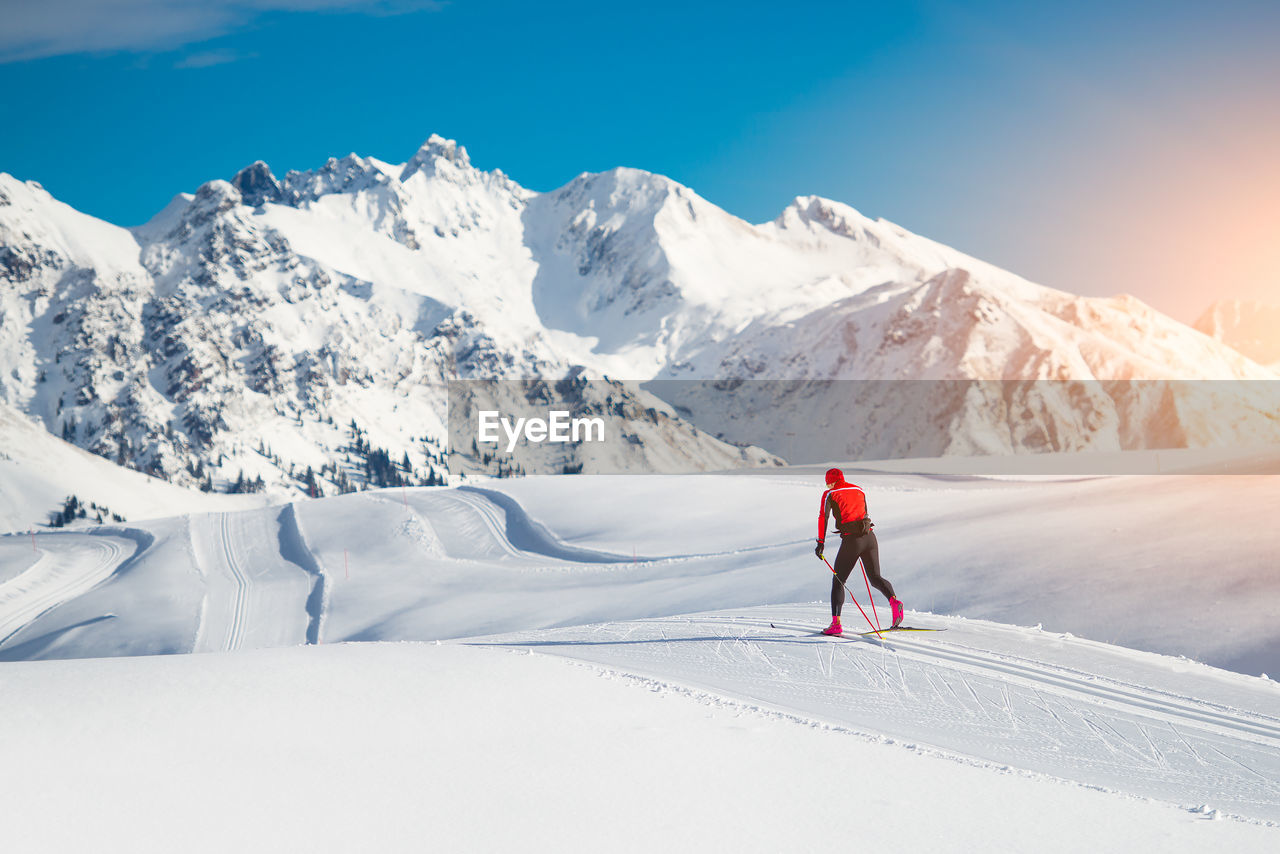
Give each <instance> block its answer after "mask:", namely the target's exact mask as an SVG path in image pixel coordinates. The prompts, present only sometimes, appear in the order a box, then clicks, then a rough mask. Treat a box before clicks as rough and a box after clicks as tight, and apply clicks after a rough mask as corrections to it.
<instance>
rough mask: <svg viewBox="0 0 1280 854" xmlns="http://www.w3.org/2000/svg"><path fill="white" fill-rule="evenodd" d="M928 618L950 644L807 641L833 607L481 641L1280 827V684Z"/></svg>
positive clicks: (934, 640)
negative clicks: (942, 628)
mask: <svg viewBox="0 0 1280 854" xmlns="http://www.w3.org/2000/svg"><path fill="white" fill-rule="evenodd" d="M779 614H780V615H781V616H780V617H774V619H772V620H771V619H770V616H773V615H779ZM927 619H929V620H931V621H932V622H935V623H937V624H938V625H940V626H941V625H945V626H946V627H947V628H948V629H949V631H948V632H947V633H946V636H945V637H946V638H947V640H945V641H944V640H942V637H943V636H942V635H941V634H940V633H939V634H931V635H929V636H927V637H922V636H893V637H891V638H888V639H886V640H884V641H880V640H878V639H876V638H874V637H871V638H842V639H836V640H832V639H830V638H825V637H820V636H816V635H813V634H810V632H816V631H817V629H818V628H820V627H821V624H822V623H823V621H824V620H825V613H824V608H823V607H822V606H818V605H815V606H796V605H788V606H779V607H776V608H759V609H750V610H745V611H734V612H725V613H715V614H695V615H690V616H687V617H673V618H665V619H655V620H639V621H632V622H625V623H607V624H598V625H594V626H582V627H577V628H566V629H556V630H551V631H545V632H539V633H515V634H511V635H505V636H499V637H496V638H491V639H484V640H477V641H475V642H477V643H485V644H488V643H495V644H500V645H503V646H509V647H515V648H521V649H526V650H529V651H536V652H539V653H547V654H553V655H558V656H564V657H567V658H572V659H577V660H580V661H586V662H591V663H593V664H596V665H599V666H603V667H605V668H608V669H610V670H616V671H620V672H623V673H626V674H629V675H633V676H638V677H642V678H645V679H649V680H653V681H654V682H655V684H659V685H662V686H668V687H670V688H672V689H694V690H698V691H703V692H706V693H708V694H710V695H716V696H721V697H725V698H728V699H729V700H730V701H732V702H738V703H743V704H745V705H748V706H751V707H756V708H762V709H765V710H769V711H775V712H782V713H785V714H788V715H791V716H794V717H796V718H799V719H802V720H805V721H809V722H812V723H814V724H819V725H826V726H834V727H837V728H840V729H843V730H848V731H851V732H854V733H859V734H862V735H865V736H867V737H871V738H877V739H887V740H890V741H892V742H898V743H905V744H908V745H910V746H911V747H913V748H914V749H918V750H926V751H935V752H940V753H943V754H945V755H950V756H953V757H956V758H960V759H963V760H966V761H976V762H980V763H983V764H990V765H994V766H995V767H998V768H1004V769H1008V770H1015V769H1016V770H1018V771H1022V772H1029V773H1034V774H1042V775H1048V776H1051V777H1055V778H1060V779H1064V780H1070V781H1073V782H1076V783H1080V784H1083V785H1087V786H1093V787H1097V788H1102V789H1106V790H1111V791H1118V792H1123V793H1126V794H1130V795H1134V796H1139V797H1150V798H1156V799H1159V800H1164V801H1169V802H1173V803H1177V804H1181V805H1184V806H1186V807H1188V808H1195V807H1200V806H1203V805H1210V806H1211V807H1212V808H1214V809H1219V810H1222V811H1223V812H1225V813H1227V814H1231V815H1236V816H1240V817H1244V818H1248V819H1253V820H1260V821H1267V822H1280V686H1276V685H1275V684H1274V683H1266V682H1264V681H1263V680H1256V679H1252V678H1251V677H1244V676H1239V675H1238V674H1225V673H1224V672H1222V671H1214V670H1212V669H1211V668H1202V670H1203V674H1202V675H1199V676H1197V675H1194V673H1193V674H1192V675H1188V673H1187V672H1180V673H1178V674H1177V677H1176V678H1170V679H1168V680H1162V679H1161V678H1156V679H1144V677H1148V676H1152V675H1155V676H1157V677H1162V676H1167V675H1169V674H1170V673H1171V672H1173V671H1176V670H1177V669H1178V668H1179V667H1180V666H1181V663H1180V662H1179V660H1177V659H1169V658H1167V657H1162V656H1156V655H1151V654H1147V653H1137V652H1133V651H1131V650H1123V649H1119V648H1110V647H1106V646H1105V645H1102V644H1096V643H1093V642H1089V641H1082V640H1079V639H1074V638H1069V637H1063V636H1054V635H1051V634H1048V633H1042V632H1037V631H1036V630H1034V629H1020V630H1015V629H1012V628H1010V627H1000V626H996V625H994V624H982V623H969V622H968V621H964V620H952V619H948V618H934V617H930V618H927ZM770 622H773V623H774V625H775V626H776V628H771V627H770V625H769V624H770ZM919 622H925V619H920V620H919ZM1064 656H1065V658H1064ZM1055 659H1056V660H1055ZM1065 661H1071V662H1073V663H1074V666H1072V665H1069V664H1065V663H1063V662H1065ZM1093 663H1096V664H1097V665H1098V666H1097V667H1096V668H1090V670H1089V671H1087V672H1086V671H1084V670H1081V669H1079V667H1080V666H1081V664H1083V665H1084V666H1087V665H1089V664H1093ZM1199 672H1200V671H1195V673H1199ZM1098 674H1107V675H1098ZM1130 674H1131V678H1126V675H1130ZM1139 679H1142V680H1143V681H1141V682H1139V681H1137V680H1139ZM1221 680H1225V681H1223V682H1222V684H1218V683H1219V681H1221ZM1162 681H1163V682H1167V683H1168V684H1161V683H1162ZM1173 686H1177V687H1176V688H1175V687H1173ZM1241 706H1243V708H1242V707H1241ZM867 776H868V778H870V777H873V776H874V770H873V769H868V771H867Z"/></svg>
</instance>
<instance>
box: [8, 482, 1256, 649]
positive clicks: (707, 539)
mask: <svg viewBox="0 0 1280 854" xmlns="http://www.w3.org/2000/svg"><path fill="white" fill-rule="evenodd" d="M820 471H821V469H820V468H819V469H817V470H816V471H813V472H810V471H807V470H794V471H793V472H792V473H790V474H787V473H783V474H778V475H760V476H745V475H744V476H729V475H715V476H712V475H707V476H698V477H689V476H671V477H660V476H650V477H641V478H637V477H630V476H620V477H590V478H575V477H537V478H524V479H515V480H511V481H494V482H492V483H491V485H489V486H485V487H461V488H453V489H444V488H430V489H422V488H418V489H400V490H393V491H374V492H370V493H361V494H356V495H348V496H342V497H337V498H331V499H324V500H320V501H309V502H302V503H298V504H295V505H285V506H284V507H272V508H266V509H263V510H252V511H242V512H240V513H238V514H231V515H226V514H209V515H206V514H199V515H192V516H187V517H178V518H175V519H172V520H162V521H160V522H145V523H139V524H136V525H130V526H129V527H127V528H118V529H112V528H107V529H103V532H104V534H105V535H108V536H117V535H119V532H120V531H124V532H127V533H128V536H130V537H132V538H133V539H134V540H135V541H137V542H140V543H153V545H151V546H149V547H148V548H145V549H142V550H141V551H140V552H139V553H138V554H137V555H135V556H134V557H133V558H131V559H130V561H129V562H128V564H127V565H128V567H129V571H127V572H117V573H115V574H113V575H112V576H111V577H110V578H108V579H106V580H105V581H104V582H103V583H101V584H99V585H98V586H97V587H95V588H93V589H91V590H88V591H86V592H84V593H83V595H80V596H78V597H77V598H75V600H74V602H72V603H68V604H67V605H65V606H63V607H61V608H59V609H56V610H54V611H53V612H51V613H50V614H48V615H46V616H44V617H42V618H40V619H37V620H32V621H28V622H27V623H25V624H24V625H23V627H22V628H21V630H19V631H17V632H15V633H14V634H13V635H12V636H11V637H10V638H9V639H8V640H7V641H6V642H5V643H4V644H0V656H4V657H8V658H10V659H12V658H31V657H81V656H91V655H97V654H103V651H104V650H107V649H109V650H111V651H112V652H113V653H114V654H121V653H131V652H145V651H151V650H154V649H157V648H163V649H166V650H170V651H191V650H192V649H195V648H197V646H198V648H200V649H202V650H215V649H222V650H231V649H237V648H247V647H253V646H272V645H278V644H282V643H283V644H292V643H304V642H307V641H309V640H311V641H314V640H320V641H323V642H330V643H332V642H339V641H346V640H404V639H409V640H434V639H440V638H456V637H464V636H469V635H474V634H479V633H492V632H496V631H499V630H502V629H510V630H516V629H541V628H548V627H554V626H571V625H581V624H583V623H588V622H599V621H604V620H615V619H641V618H650V617H662V616H670V615H673V614H684V613H689V612H694V611H703V610H708V609H710V608H717V607H745V606H751V605H756V604H761V603H769V602H798V601H812V600H815V599H822V598H824V597H825V595H826V588H827V587H828V586H829V585H828V584H827V582H826V579H825V577H824V576H825V569H824V567H823V565H822V564H821V563H817V562H816V561H814V558H813V555H812V547H811V543H812V536H813V527H814V523H813V521H812V520H813V518H814V516H815V515H816V513H815V508H814V507H813V506H811V505H813V503H814V502H815V501H816V497H817V493H816V492H815V490H814V488H813V481H815V480H818V479H820V474H819V472H820ZM857 477H858V479H859V481H860V482H861V483H862V484H863V485H864V487H866V488H867V489H868V490H869V492H870V495H871V498H870V508H871V513H872V517H873V518H875V519H877V520H878V525H877V528H878V534H879V538H880V541H881V548H882V564H883V566H884V571H885V573H886V575H887V576H888V577H889V578H890V579H891V580H892V581H893V582H894V584H895V585H896V586H898V588H899V589H900V592H901V595H902V597H903V599H904V601H905V602H906V603H907V606H908V608H918V609H920V610H923V611H930V612H934V613H940V614H952V615H957V616H965V617H970V618H976V619H986V620H995V621H998V622H1002V623H1013V624H1018V625H1035V624H1041V625H1042V626H1043V627H1044V628H1045V629H1046V630H1047V631H1055V632H1068V631H1069V632H1072V633H1074V634H1077V635H1080V636H1082V637H1088V638H1091V639H1093V640H1097V641H1104V642H1115V643H1118V644H1120V645H1122V646H1127V647H1132V648H1136V649H1143V650H1148V651H1151V652H1159V653H1164V654H1173V655H1185V656H1187V657H1189V658H1193V659H1195V660H1198V661H1204V662H1207V663H1211V664H1214V665H1217V666H1222V667H1227V668H1230V669H1235V670H1238V671H1241V672H1245V673H1251V674H1258V673H1264V672H1266V673H1278V672H1280V658H1277V650H1278V649H1280V628H1277V626H1276V624H1275V621H1274V604H1275V602H1276V601H1277V600H1280V587H1278V586H1277V585H1280V577H1278V576H1277V575H1276V573H1275V566H1274V560H1273V557H1272V556H1273V555H1274V554H1275V553H1276V552H1277V551H1280V548H1278V547H1277V545H1278V544H1276V543H1274V542H1272V540H1273V539H1274V536H1273V534H1272V533H1270V532H1271V531H1272V528H1273V526H1271V525H1270V516H1271V513H1272V507H1273V505H1274V500H1273V499H1274V494H1275V493H1274V490H1275V484H1274V480H1275V478H1274V476H1248V475H1236V474H1220V475H1205V474H1201V475H1163V476H1154V475H1153V476H1130V477H1098V478H1075V479H1061V478H1058V479H1048V480H1044V479H1039V478H1022V479H1012V480H1008V479H999V478H982V477H959V476H920V475H902V474H889V473H882V474H875V473H861V474H859V475H857ZM1180 519H1194V520H1195V524H1192V525H1181V526H1180V525H1173V524H1171V520H1180ZM1027 531H1036V532H1038V533H1037V535H1036V536H1034V537H1029V536H1027V535H1026V532H1027ZM1205 532H1212V534H1211V535H1212V537H1213V543H1214V545H1213V551H1212V555H1213V558H1212V560H1213V564H1212V567H1207V566H1206V565H1205V563H1204V557H1203V556H1202V555H1203V549H1202V548H1201V545H1200V544H1201V543H1202V542H1203V539H1204V537H1205V535H1206V534H1205ZM86 533H88V534H92V531H88V532H86ZM64 542H65V541H64V540H63V539H60V538H59V536H58V535H51V534H37V535H36V536H35V544H36V546H37V547H38V548H39V550H40V551H42V552H43V551H52V552H56V551H58V550H59V549H61V548H63V546H62V543H64ZM0 543H4V544H5V547H6V549H7V554H10V555H11V556H12V557H13V559H16V560H27V559H28V558H27V557H26V556H27V555H29V554H30V553H31V549H32V542H31V539H30V538H29V537H18V536H15V537H10V538H0ZM122 566H123V565H122ZM165 596H171V598H172V605H171V607H168V608H162V609H160V610H156V608H155V606H154V604H152V603H153V601H154V600H155V599H156V598H157V597H159V598H161V599H163V598H164V597H165ZM131 597H136V598H137V600H138V602H139V603H141V604H137V605H132V604H131V602H132V598H131ZM512 602H518V603H519V604H518V606H516V607H512V606H511V603H512ZM104 614H111V615H113V617H112V619H111V620H107V621H102V622H95V623H93V624H92V625H87V624H86V623H87V621H92V620H94V619H96V618H98V617H101V616H102V615H104ZM0 618H3V613H0ZM152 619H155V620H157V621H159V622H160V623H161V625H162V626H163V627H164V628H163V632H162V635H163V637H161V638H157V637H153V636H152V633H151V632H149V631H148V629H147V625H148V620H152ZM82 625H84V626H85V627H84V628H83V629H77V630H76V632H75V633H74V634H73V635H69V636H65V637H64V635H63V633H64V632H66V631H67V630H68V628H69V627H73V626H76V627H78V626H82ZM178 625H181V626H184V628H182V629H181V630H177V629H170V628H169V626H178ZM37 638H39V639H41V641H40V643H41V646H40V649H39V652H38V656H37V655H36V653H34V652H32V650H31V649H30V648H28V647H25V646H23V645H24V644H26V643H28V642H29V641H33V640H35V639H37ZM135 645H136V648H135ZM15 649H16V650H18V651H16V652H15Z"/></svg>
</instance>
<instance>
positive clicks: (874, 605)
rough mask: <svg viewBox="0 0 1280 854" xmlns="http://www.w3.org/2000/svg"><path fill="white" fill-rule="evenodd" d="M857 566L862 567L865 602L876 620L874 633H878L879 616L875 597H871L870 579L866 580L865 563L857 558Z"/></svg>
mask: <svg viewBox="0 0 1280 854" xmlns="http://www.w3.org/2000/svg"><path fill="white" fill-rule="evenodd" d="M858 566H860V567H862V580H863V582H865V583H866V585H867V601H868V602H870V603H871V614H872V616H874V617H875V618H876V631H877V632H878V631H880V614H879V612H877V611H876V597H874V596H872V595H871V579H869V578H867V562H866V561H864V560H863V559H862V558H858Z"/></svg>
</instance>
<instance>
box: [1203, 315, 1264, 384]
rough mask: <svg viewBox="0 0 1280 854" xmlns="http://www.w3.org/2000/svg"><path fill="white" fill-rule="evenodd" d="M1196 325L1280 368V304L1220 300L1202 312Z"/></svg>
mask: <svg viewBox="0 0 1280 854" xmlns="http://www.w3.org/2000/svg"><path fill="white" fill-rule="evenodd" d="M1195 328H1196V329H1199V330H1200V331H1201V332H1203V333H1204V334H1205V335H1208V336H1209V337H1211V338H1214V339H1216V340H1218V341H1221V342H1222V343H1224V344H1227V345H1228V346H1230V347H1234V348H1235V349H1236V350H1239V351H1240V352H1241V353H1243V354H1244V355H1246V356H1248V357H1249V358H1250V359H1253V360H1254V361H1255V362H1258V363H1259V364H1263V365H1269V366H1270V367H1271V368H1272V370H1275V371H1277V372H1280V306H1275V305H1265V304H1263V303H1258V302H1248V301H1244V300H1221V301H1219V302H1216V303H1214V304H1213V305H1211V306H1210V307H1209V309H1208V310H1207V311H1206V312H1205V313H1204V314H1202V315H1200V319H1199V320H1197V321H1196V323H1195Z"/></svg>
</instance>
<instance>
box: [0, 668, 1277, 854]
mask: <svg viewBox="0 0 1280 854" xmlns="http://www.w3.org/2000/svg"><path fill="white" fill-rule="evenodd" d="M3 678H4V682H5V688H6V690H5V691H4V692H3V694H0V715H3V716H4V718H5V721H6V726H5V727H4V729H3V730H0V749H3V750H4V752H5V755H6V757H7V758H8V759H9V762H10V763H12V764H11V766H10V767H13V768H21V769H22V773H21V774H6V775H4V776H3V778H2V780H3V781H2V782H0V797H3V798H4V799H5V803H6V806H7V809H6V814H7V819H6V840H7V844H8V845H12V846H13V848H12V850H39V851H43V852H51V851H73V850H82V849H83V847H84V846H85V845H86V844H89V845H93V846H95V847H96V848H97V850H130V851H161V850H176V849H180V850H184V851H192V852H205V851H208V852H223V851H227V850H249V849H252V850H309V851H321V852H328V851H333V852H340V851H353V850H379V851H418V850H422V849H423V847H424V846H425V847H429V848H432V849H438V850H448V851H482V850H494V848H495V847H501V848H502V849H504V850H517V851H548V852H550V851H564V850H589V849H592V848H595V847H597V846H599V845H600V844H602V840H607V841H608V843H607V844H608V846H609V848H610V849H611V850H621V851H653V850H670V849H672V848H674V849H677V850H690V851H743V852H755V851H779V850H813V849H815V848H820V847H822V846H828V847H829V846H831V845H833V844H838V845H842V846H855V845H856V846H857V847H859V848H863V847H866V848H871V849H875V850H891V849H893V848H895V847H904V846H906V847H910V848H926V849H928V850H936V851H972V850H993V851H1018V850H1027V849H1028V848H1029V847H1031V845H1032V844H1033V841H1034V848H1035V849H1036V850H1040V851H1049V852H1054V851H1063V852H1066V851H1079V850H1148V849H1149V848H1150V847H1151V846H1152V845H1153V844H1158V845H1159V846H1160V848H1161V850H1166V851H1171V852H1181V851H1186V852H1200V851H1205V850H1233V851H1264V850H1267V847H1268V846H1273V845H1274V843H1275V840H1276V835H1277V831H1276V829H1275V827H1274V826H1266V825H1262V824H1257V823H1247V822H1242V821H1236V820H1229V819H1221V818H1220V820H1216V821H1211V820H1206V819H1208V818H1213V817H1219V816H1215V815H1206V814H1204V813H1200V812H1196V811H1194V806H1193V807H1192V808H1186V807H1175V806H1171V805H1169V804H1166V803H1162V802H1159V801H1155V800H1151V799H1147V798H1141V797H1125V796H1117V795H1115V794H1112V793H1109V792H1106V791H1101V790H1098V789H1095V788H1090V787H1084V786H1079V785H1075V784H1071V783H1064V782H1060V781H1057V780H1053V779H1051V778H1049V777H1047V776H1044V775H1038V774H1029V773H1025V772H1021V771H1018V770H1015V769H1014V768H1003V767H996V766H992V765H990V764H986V763H975V762H957V761H954V760H952V759H950V758H948V757H946V756H943V755H939V754H938V753H936V752H934V751H931V750H928V749H924V748H922V747H920V746H914V747H913V746H909V745H905V744H903V743H900V742H896V741H890V740H888V739H882V738H875V737H866V736H863V735H859V734H857V733H852V732H849V731H847V730H846V729H844V728H842V727H839V726H836V725H831V724H826V723H823V722H821V721H816V720H811V719H804V718H799V717H796V716H795V715H791V714H787V713H783V712H779V711H775V710H770V709H768V708H765V707H764V706H762V705H761V704H758V703H752V702H742V701H738V700H733V699H728V698H725V697H722V696H719V695H717V694H713V693H709V692H706V691H702V690H698V689H690V688H682V687H680V686H677V685H673V684H671V683H670V682H667V681H658V680H653V679H649V678H637V677H632V676H627V675H623V674H621V673H619V672H617V671H615V670H612V669H610V668H600V667H594V666H593V667H587V666H572V665H567V664H566V663H565V660H564V659H562V658H560V657H558V656H555V655H546V654H543V653H542V652H541V651H540V652H538V653H535V654H532V655H529V654H511V653H509V652H503V651H495V650H491V649H482V648H476V647H473V646H463V645H452V644H446V645H441V646H434V645H422V644H391V645H342V646H334V647H320V648H311V649H289V650H268V651H257V652H249V653H234V654H226V655H214V656H179V657H167V658H143V659H123V660H107V661H69V662H48V663H40V664H18V665H9V666H7V667H6V668H5V670H4V676H3ZM1195 806H1199V805H1195ZM1209 808H1210V809H1211V810H1212V809H1217V807H1216V806H1212V805H1211V806H1210V807H1209ZM68 810H70V812H71V814H73V815H74V820H71V821H68V820H66V819H67V815H68Z"/></svg>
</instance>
